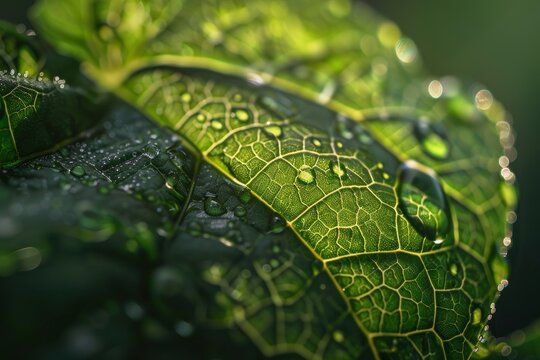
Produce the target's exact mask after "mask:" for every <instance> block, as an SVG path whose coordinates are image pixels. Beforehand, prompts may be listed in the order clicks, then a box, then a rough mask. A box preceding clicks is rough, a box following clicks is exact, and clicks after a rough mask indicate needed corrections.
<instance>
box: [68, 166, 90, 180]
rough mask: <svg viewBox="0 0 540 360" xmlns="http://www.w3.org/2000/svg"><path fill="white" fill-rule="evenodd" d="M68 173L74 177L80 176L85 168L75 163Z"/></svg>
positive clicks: (83, 173)
mask: <svg viewBox="0 0 540 360" xmlns="http://www.w3.org/2000/svg"><path fill="white" fill-rule="evenodd" d="M70 173H71V174H72V175H73V176H76V177H82V176H84V175H86V170H84V168H83V167H82V166H81V165H75V166H74V167H72V168H71V170H70Z"/></svg>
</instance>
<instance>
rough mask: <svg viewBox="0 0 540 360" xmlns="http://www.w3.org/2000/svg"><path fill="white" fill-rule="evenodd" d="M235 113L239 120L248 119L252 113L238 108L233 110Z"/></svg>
mask: <svg viewBox="0 0 540 360" xmlns="http://www.w3.org/2000/svg"><path fill="white" fill-rule="evenodd" d="M233 115H234V117H235V118H236V119H238V121H242V122H244V121H248V120H249V118H250V115H249V113H248V112H247V111H246V110H244V109H236V110H235V111H234V112H233Z"/></svg>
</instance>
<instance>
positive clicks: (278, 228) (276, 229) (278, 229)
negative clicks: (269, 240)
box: [270, 216, 285, 234]
mask: <svg viewBox="0 0 540 360" xmlns="http://www.w3.org/2000/svg"><path fill="white" fill-rule="evenodd" d="M283 230H285V223H284V222H283V220H282V219H281V218H280V217H279V216H275V217H274V218H273V219H272V225H271V228H270V231H271V232H273V233H274V234H279V233H282V232H283Z"/></svg>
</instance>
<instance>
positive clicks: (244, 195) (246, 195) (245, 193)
mask: <svg viewBox="0 0 540 360" xmlns="http://www.w3.org/2000/svg"><path fill="white" fill-rule="evenodd" d="M239 197H240V201H241V202H242V203H244V204H247V203H248V202H249V201H250V200H251V193H250V192H249V190H248V189H244V190H242V192H241V193H240V195H239Z"/></svg>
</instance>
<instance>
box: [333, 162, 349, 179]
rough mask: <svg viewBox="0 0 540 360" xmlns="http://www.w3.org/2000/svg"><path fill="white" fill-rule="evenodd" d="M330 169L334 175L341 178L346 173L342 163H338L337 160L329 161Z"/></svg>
mask: <svg viewBox="0 0 540 360" xmlns="http://www.w3.org/2000/svg"><path fill="white" fill-rule="evenodd" d="M329 164H330V170H331V171H332V173H333V174H334V175H336V176H337V177H339V178H341V177H343V176H345V175H346V174H347V172H346V168H345V166H344V165H343V164H340V163H338V162H337V161H330V163H329Z"/></svg>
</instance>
